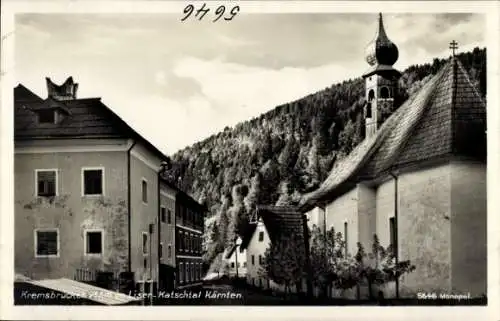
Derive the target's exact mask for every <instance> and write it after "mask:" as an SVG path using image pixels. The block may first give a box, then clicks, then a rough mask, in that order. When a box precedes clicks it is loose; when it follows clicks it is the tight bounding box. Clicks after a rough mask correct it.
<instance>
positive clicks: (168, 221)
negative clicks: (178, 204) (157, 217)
mask: <svg viewBox="0 0 500 321" xmlns="http://www.w3.org/2000/svg"><path fill="white" fill-rule="evenodd" d="M167 223H168V224H172V212H171V211H170V210H168V211H167Z"/></svg>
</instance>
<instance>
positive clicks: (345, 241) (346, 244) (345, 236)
mask: <svg viewBox="0 0 500 321" xmlns="http://www.w3.org/2000/svg"><path fill="white" fill-rule="evenodd" d="M347 231H348V230H347V222H344V244H345V249H344V250H345V253H344V254H345V256H346V257H347V253H348V250H347V248H348V247H349V246H348V245H349V243H348V242H347V241H348V238H347Z"/></svg>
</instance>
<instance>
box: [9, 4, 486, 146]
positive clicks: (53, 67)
mask: <svg viewBox="0 0 500 321" xmlns="http://www.w3.org/2000/svg"><path fill="white" fill-rule="evenodd" d="M178 18H179V17H178V15H175V14H174V15H172V14H149V15H148V14H128V15H124V14H94V15H92V14H67V15H66V14H57V15H56V14H23V15H19V16H17V17H16V49H15V50H16V75H17V76H16V77H17V80H18V82H21V83H23V84H25V85H26V86H27V87H29V88H31V89H33V90H34V91H35V92H37V93H39V94H41V96H42V97H44V96H45V90H46V89H45V83H44V77H45V76H49V77H51V78H52V79H54V81H56V82H57V81H61V82H62V81H64V80H65V79H66V78H67V77H68V76H70V75H71V76H73V77H74V79H75V80H76V81H77V82H79V83H80V87H79V97H96V96H97V97H103V101H104V102H105V103H106V104H108V105H109V107H110V108H112V109H113V110H114V111H116V112H117V113H118V114H119V115H120V116H122V117H123V118H124V119H126V120H127V121H128V122H129V123H130V124H131V125H132V126H133V127H134V128H136V129H137V130H138V131H139V132H140V133H141V134H143V135H144V136H145V137H146V138H148V139H151V141H152V142H153V143H154V144H155V145H157V146H158V147H159V148H161V149H163V150H165V151H166V152H168V153H173V152H175V151H176V150H178V149H180V148H183V147H184V146H186V145H190V144H192V143H194V142H196V141H198V140H201V139H204V138H206V137H208V136H209V135H211V134H213V133H216V132H217V131H219V130H222V129H223V128H224V127H225V126H233V125H235V124H236V123H238V122H241V121H244V120H247V119H249V118H251V117H255V116H257V115H259V114H261V113H263V112H266V111H268V110H270V109H272V108H274V107H275V106H277V105H281V104H284V103H287V102H290V101H293V100H295V99H298V98H301V97H303V96H306V95H308V94H310V93H313V92H316V91H318V90H321V89H323V88H325V87H327V86H330V85H332V84H334V83H337V82H340V81H343V80H345V79H347V78H354V77H358V76H360V75H361V74H362V72H364V71H365V69H366V68H367V67H368V65H367V64H366V62H365V61H364V56H363V55H364V48H365V46H366V44H367V43H368V41H369V40H371V39H372V37H373V35H374V34H375V30H376V24H377V15H376V14H258V15H242V16H241V17H240V18H239V19H235V20H234V21H232V22H231V24H223V23H220V24H217V23H214V24H212V23H210V24H203V25H201V24H197V23H178ZM484 21H485V19H484V17H483V16H482V15H480V14H475V15H469V14H459V15H456V14H437V15H430V14H388V15H384V22H385V25H386V28H387V33H388V35H389V37H390V38H391V40H392V41H394V42H395V43H396V44H397V45H398V47H399V49H400V58H399V61H398V63H397V65H396V67H397V68H399V69H401V70H402V69H404V68H405V67H406V66H408V65H410V64H415V63H425V62H429V61H431V60H432V58H434V57H445V56H447V55H449V50H448V43H449V42H450V41H451V40H452V39H455V40H457V41H458V42H459V43H460V50H463V51H466V50H468V49H472V47H473V46H475V45H478V46H484V45H485V44H484V36H485V25H484ZM437 31H438V32H437ZM429 35H431V36H429ZM33 53H36V54H33Z"/></svg>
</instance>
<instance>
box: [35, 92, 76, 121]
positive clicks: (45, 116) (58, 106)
mask: <svg viewBox="0 0 500 321" xmlns="http://www.w3.org/2000/svg"><path fill="white" fill-rule="evenodd" d="M30 109H31V111H33V112H34V113H35V114H36V120H37V123H38V124H42V125H43V124H59V123H61V122H62V121H63V120H64V119H65V118H66V117H67V116H68V115H70V111H69V110H68V108H67V107H66V106H65V105H64V104H63V103H62V102H59V101H56V100H54V99H51V98H47V99H46V100H44V101H43V102H42V103H39V104H35V105H33V106H31V107H30Z"/></svg>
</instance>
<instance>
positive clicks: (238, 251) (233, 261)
mask: <svg viewBox="0 0 500 321" xmlns="http://www.w3.org/2000/svg"><path fill="white" fill-rule="evenodd" d="M241 244H242V239H241V237H238V238H237V239H236V243H235V244H234V245H233V246H231V247H230V248H229V249H228V250H227V251H226V252H225V253H224V259H225V262H226V265H227V267H228V273H229V276H230V277H237V278H246V274H247V251H246V249H245V248H243V247H242V246H241Z"/></svg>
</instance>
